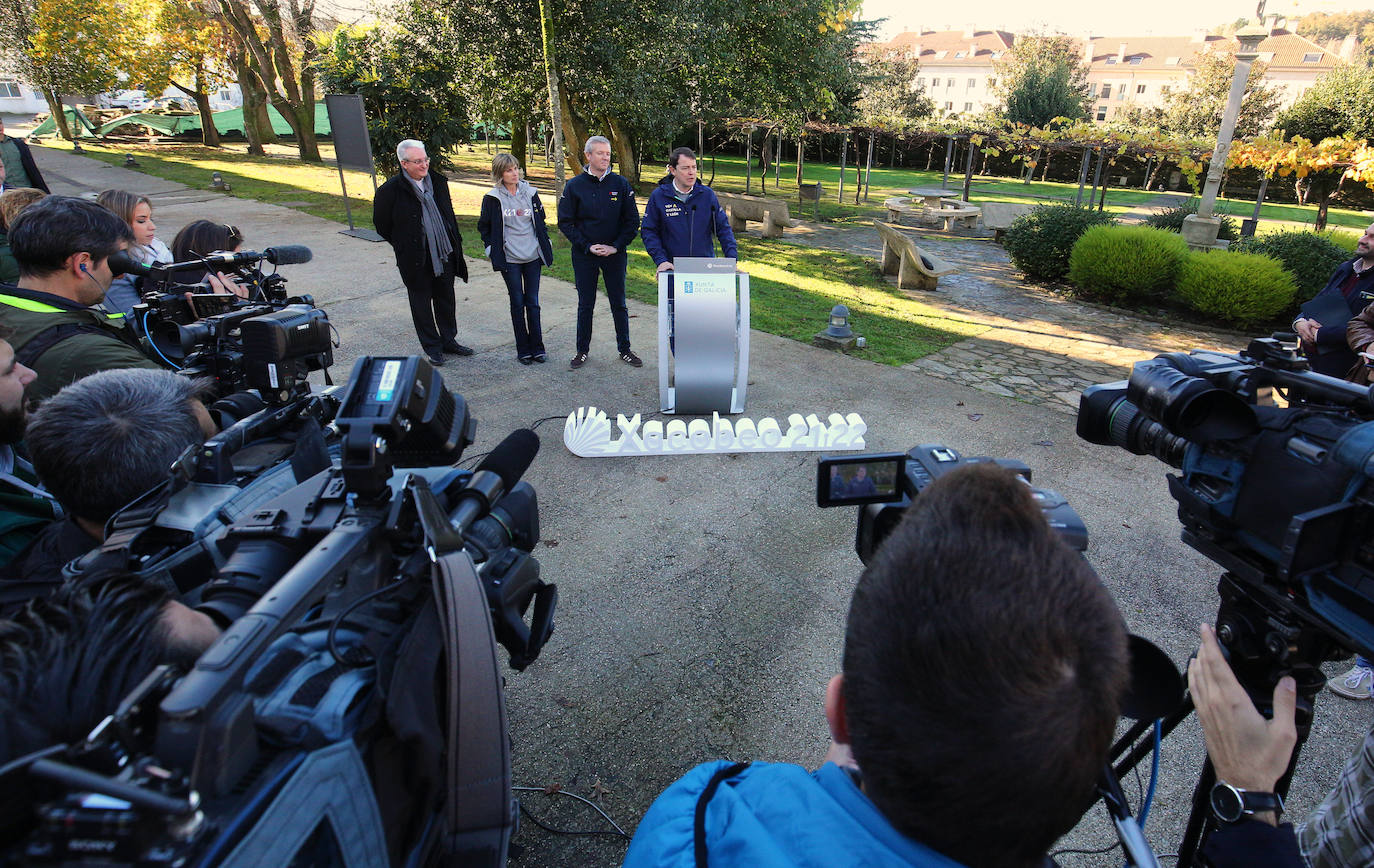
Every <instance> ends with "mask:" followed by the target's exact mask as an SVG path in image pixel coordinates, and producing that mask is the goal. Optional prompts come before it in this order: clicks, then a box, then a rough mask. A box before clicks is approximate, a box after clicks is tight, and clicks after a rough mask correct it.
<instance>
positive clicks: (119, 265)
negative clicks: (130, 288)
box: [105, 250, 153, 275]
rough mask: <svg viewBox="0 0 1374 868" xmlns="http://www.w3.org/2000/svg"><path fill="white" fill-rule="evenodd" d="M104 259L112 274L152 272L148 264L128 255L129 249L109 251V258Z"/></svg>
mask: <svg viewBox="0 0 1374 868" xmlns="http://www.w3.org/2000/svg"><path fill="white" fill-rule="evenodd" d="M105 261H106V262H107V263H108V264H109V266H110V271H111V272H113V273H114V274H142V275H146V274H152V272H153V269H152V268H151V267H150V266H148V265H147V264H145V263H142V262H139V261H138V260H137V259H134V258H133V257H132V256H130V255H129V251H127V250H120V251H118V252H116V253H111V254H110V258H109V259H107V260H105Z"/></svg>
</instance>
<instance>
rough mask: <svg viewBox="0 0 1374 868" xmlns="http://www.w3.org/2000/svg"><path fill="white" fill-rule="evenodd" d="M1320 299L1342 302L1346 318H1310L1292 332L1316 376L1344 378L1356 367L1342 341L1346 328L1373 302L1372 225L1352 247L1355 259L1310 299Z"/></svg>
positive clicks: (1299, 321)
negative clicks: (1300, 340)
mask: <svg viewBox="0 0 1374 868" xmlns="http://www.w3.org/2000/svg"><path fill="white" fill-rule="evenodd" d="M1322 296H1331V297H1332V298H1333V299H1334V298H1340V299H1343V300H1344V301H1345V303H1346V306H1347V307H1348V308H1349V309H1350V315H1349V316H1344V315H1342V316H1339V317H1334V318H1331V319H1330V321H1327V322H1318V321H1317V320H1315V319H1313V318H1312V317H1309V316H1299V317H1298V318H1297V319H1296V320H1294V321H1293V330H1294V331H1295V332H1297V333H1298V337H1299V338H1301V339H1302V347H1303V352H1304V353H1306V355H1307V363H1308V364H1309V365H1311V366H1312V370H1314V371H1316V372H1317V373H1319V374H1327V375H1328V376H1332V377H1336V378H1338V379H1340V378H1344V377H1345V375H1346V373H1347V372H1348V371H1349V370H1350V368H1351V367H1352V366H1353V365H1354V364H1355V353H1354V352H1352V351H1351V349H1350V347H1349V346H1348V345H1347V344H1346V341H1345V327H1346V324H1347V323H1349V322H1350V320H1352V319H1354V318H1355V317H1356V316H1357V315H1358V314H1359V312H1360V311H1362V310H1364V309H1365V307H1366V306H1367V305H1368V304H1369V303H1370V301H1371V300H1374V224H1370V225H1369V227H1368V228H1366V229H1365V231H1364V235H1362V236H1360V240H1359V241H1358V242H1356V244H1355V258H1354V259H1352V260H1350V261H1349V262H1346V263H1344V264H1342V265H1341V267H1340V268H1337V269H1336V270H1335V272H1334V273H1333V274H1332V275H1331V279H1330V280H1328V281H1327V282H1326V286H1325V287H1324V288H1323V289H1322V291H1321V292H1319V293H1317V295H1316V297H1315V298H1313V299H1312V302H1309V303H1308V304H1312V303H1313V302H1318V301H1319V300H1320V299H1321V298H1322Z"/></svg>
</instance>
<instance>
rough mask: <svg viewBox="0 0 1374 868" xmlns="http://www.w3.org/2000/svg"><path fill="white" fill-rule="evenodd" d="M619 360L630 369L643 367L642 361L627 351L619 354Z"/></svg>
mask: <svg viewBox="0 0 1374 868" xmlns="http://www.w3.org/2000/svg"><path fill="white" fill-rule="evenodd" d="M620 360H621V361H622V362H624V363H625V364H627V365H629V366H630V367H632V368H642V367H644V360H643V359H641V358H640V357H639V356H637V355H635V354H634V353H632V352H630V351H629V350H626V351H625V352H623V353H621V354H620Z"/></svg>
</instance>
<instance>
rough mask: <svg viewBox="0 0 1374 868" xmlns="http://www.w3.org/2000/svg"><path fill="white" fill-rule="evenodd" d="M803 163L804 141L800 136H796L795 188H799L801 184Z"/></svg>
mask: <svg viewBox="0 0 1374 868" xmlns="http://www.w3.org/2000/svg"><path fill="white" fill-rule="evenodd" d="M805 161H806V145H805V139H803V138H802V137H801V136H797V186H799V187H800V186H801V182H802V163H804V162H805Z"/></svg>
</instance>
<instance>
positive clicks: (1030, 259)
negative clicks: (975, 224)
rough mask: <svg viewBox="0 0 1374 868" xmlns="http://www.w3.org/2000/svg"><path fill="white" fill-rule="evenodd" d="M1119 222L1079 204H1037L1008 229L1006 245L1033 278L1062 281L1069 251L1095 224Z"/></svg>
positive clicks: (1014, 259) (1015, 260) (1021, 266)
mask: <svg viewBox="0 0 1374 868" xmlns="http://www.w3.org/2000/svg"><path fill="white" fill-rule="evenodd" d="M1114 223H1116V221H1115V220H1113V219H1112V218H1111V217H1109V216H1108V215H1106V214H1102V213H1099V212H1097V211H1094V210H1092V209H1091V208H1080V207H1078V206H1077V205H1070V204H1067V203H1065V204H1054V205H1037V206H1035V208H1034V209H1033V210H1032V211H1031V212H1030V213H1029V214H1022V215H1021V216H1020V217H1018V218H1016V220H1015V222H1013V223H1012V224H1011V226H1010V227H1008V228H1007V233H1006V235H1005V236H1004V237H1003V244H1004V246H1005V247H1006V248H1007V253H1008V254H1010V255H1011V261H1012V262H1013V263H1015V265H1016V267H1017V268H1019V269H1021V270H1022V271H1023V272H1025V274H1026V277H1028V278H1030V279H1031V280H1061V279H1063V277H1064V275H1066V274H1068V273H1069V254H1070V253H1072V252H1073V245H1074V242H1076V241H1077V240H1078V238H1079V236H1080V235H1082V234H1083V233H1084V232H1086V231H1087V230H1088V229H1089V228H1090V227H1092V226H1102V225H1112V224H1114Z"/></svg>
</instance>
